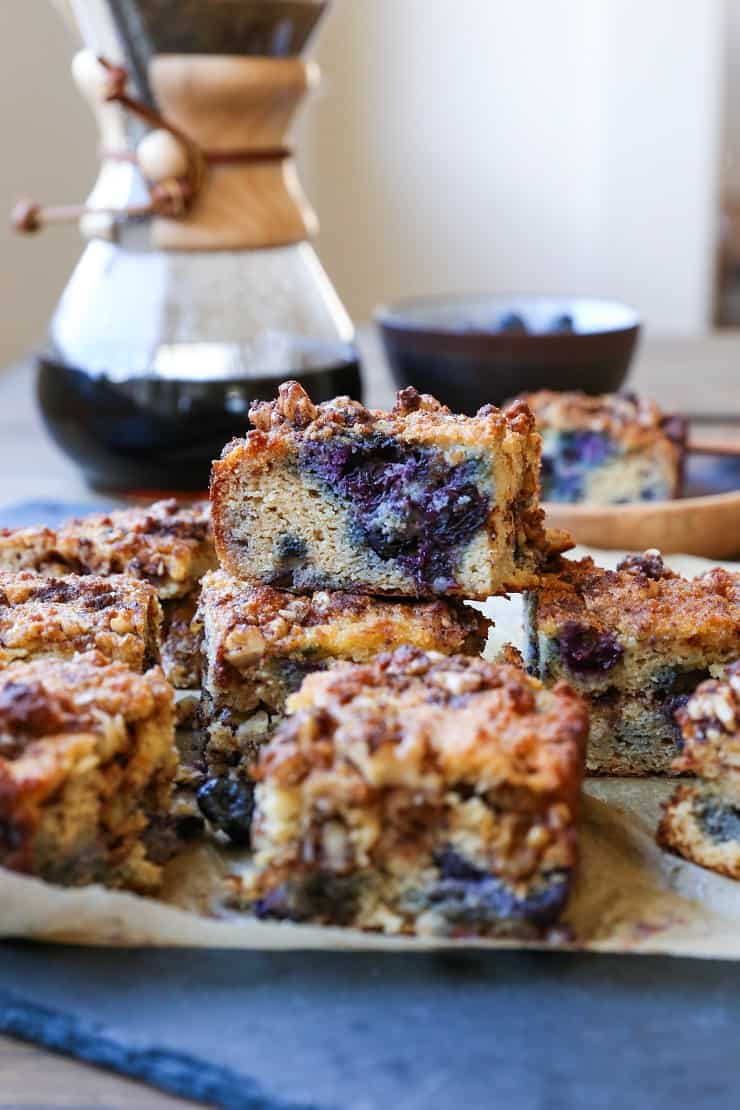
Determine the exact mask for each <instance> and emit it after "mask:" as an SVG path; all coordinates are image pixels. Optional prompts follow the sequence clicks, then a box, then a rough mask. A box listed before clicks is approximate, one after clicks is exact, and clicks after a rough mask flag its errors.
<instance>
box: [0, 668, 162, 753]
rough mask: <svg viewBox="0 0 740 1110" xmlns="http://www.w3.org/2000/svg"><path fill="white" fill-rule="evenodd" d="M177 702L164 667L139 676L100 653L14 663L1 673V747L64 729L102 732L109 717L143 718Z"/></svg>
mask: <svg viewBox="0 0 740 1110" xmlns="http://www.w3.org/2000/svg"><path fill="white" fill-rule="evenodd" d="M173 704H174V699H173V694H172V688H171V687H170V685H169V683H168V682H167V680H166V679H165V677H164V675H163V673H162V671H161V670H160V669H159V667H154V668H152V670H150V671H148V672H147V674H145V675H139V674H135V673H134V672H133V671H131V670H130V669H129V668H128V667H126V666H125V665H124V664H122V663H110V662H109V661H108V660H106V659H105V658H104V656H102V655H100V653H99V652H88V653H87V654H85V655H82V656H78V657H77V658H76V659H70V660H49V659H44V660H33V661H31V662H29V663H13V664H11V666H9V667H7V668H6V670H4V671H3V672H2V673H0V748H2V749H4V748H5V745H6V744H8V743H12V744H13V745H14V746H17V745H18V744H22V746H24V747H25V746H26V745H27V744H28V743H30V742H32V741H34V740H37V739H39V738H42V737H44V736H53V735H55V734H57V733H63V732H85V731H90V732H97V731H99V728H100V726H101V724H102V723H104V718H108V719H115V718H120V719H121V720H122V721H123V722H125V723H126V724H130V723H133V722H136V721H142V720H145V719H146V718H148V717H150V716H151V715H152V714H153V713H155V712H156V711H157V710H158V709H160V708H163V707H164V708H166V707H167V706H172V705H173ZM14 737H15V740H14V739H13V738H14Z"/></svg>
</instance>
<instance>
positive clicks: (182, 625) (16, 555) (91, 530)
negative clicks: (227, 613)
mask: <svg viewBox="0 0 740 1110" xmlns="http://www.w3.org/2000/svg"><path fill="white" fill-rule="evenodd" d="M215 565H216V555H215V551H214V548H213V536H212V531H211V523H210V506H209V505H208V504H205V503H199V504H195V505H190V506H180V505H179V504H178V502H177V501H174V500H170V501H159V502H157V503H156V504H154V505H150V506H147V507H145V508H134V509H122V510H119V511H116V512H113V513H110V514H101V513H95V514H92V515H90V516H86V517H80V518H78V519H76V520H72V521H69V522H68V523H67V524H64V525H62V526H61V527H60V528H59V529H57V530H56V531H52V530H51V529H50V528H46V527H38V528H18V529H13V530H7V529H5V530H0V571H17V570H31V571H35V572H36V573H39V574H44V575H54V576H58V577H59V576H62V575H68V574H80V575H84V574H98V575H102V576H107V575H113V574H125V575H127V576H129V577H132V578H138V579H142V580H143V581H145V582H148V583H149V584H150V585H152V587H153V588H154V589H155V590H156V593H157V596H158V597H159V599H160V601H161V602H162V605H163V609H164V630H163V632H164V636H163V640H164V642H163V651H162V654H163V663H164V666H165V671H166V673H167V677H168V678H169V679H170V681H171V682H172V683H173V685H175V686H177V687H178V688H182V689H192V688H195V687H197V685H198V681H199V659H198V656H199V651H200V645H199V643H198V642H197V640H196V639H195V637H194V634H193V633H192V632H191V630H190V627H189V622H188V620H187V608H188V606H189V607H190V611H191V615H192V613H193V612H194V611H195V607H196V605H197V599H198V591H199V587H200V580H201V578H202V577H203V575H204V574H205V573H206V571H208V570H210V569H212V568H213V567H214V566H215Z"/></svg>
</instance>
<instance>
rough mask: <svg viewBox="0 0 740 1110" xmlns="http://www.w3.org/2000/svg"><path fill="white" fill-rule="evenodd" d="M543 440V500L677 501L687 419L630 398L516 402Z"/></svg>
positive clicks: (574, 396) (533, 396) (575, 396)
mask: <svg viewBox="0 0 740 1110" xmlns="http://www.w3.org/2000/svg"><path fill="white" fill-rule="evenodd" d="M522 399H523V400H524V401H526V403H527V404H528V405H529V407H530V408H531V409H532V412H533V413H534V415H535V418H536V420H537V427H538V430H539V432H540V434H541V436H542V472H541V482H542V498H543V500H544V501H560V502H579V501H587V502H589V503H591V504H595V505H621V504H626V503H628V502H634V501H664V500H667V499H670V498H673V497H678V496H679V493H680V490H681V482H682V478H683V464H684V456H685V448H686V422H685V421H684V420H683V419H682V418H681V417H677V416H665V415H664V414H663V413H662V412H661V411H660V409H659V408H658V406H657V405H656V404H655V402H654V401H650V400H648V399H646V398H641V397H638V396H637V395H636V394H634V393H626V392H625V393H610V394H605V395H604V396H601V397H589V396H588V395H587V394H585V393H552V392H550V391H548V390H542V391H541V392H539V393H528V394H525V395H524V397H523V398H522Z"/></svg>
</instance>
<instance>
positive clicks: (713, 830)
mask: <svg viewBox="0 0 740 1110" xmlns="http://www.w3.org/2000/svg"><path fill="white" fill-rule="evenodd" d="M676 716H677V720H678V723H679V726H680V728H681V735H682V738H683V743H684V748H683V753H682V754H681V756H680V757H679V758H678V759H677V760H676V762H675V764H674V767H675V769H676V770H677V771H688V772H692V773H694V774H696V775H698V776H699V779H700V780H701V781H700V782H698V783H696V784H694V783H692V784H691V785H686V786H681V787H679V789H678V790H677V791H676V793H675V794H674V796H673V797H672V798H671V800H670V801H669V802H668V803H667V805H666V806H665V811H664V814H663V819H662V821H661V823H660V826H659V828H658V843H659V844H660V845H662V847H664V848H668V849H669V850H670V851H672V852H675V853H676V854H677V855H679V856H683V857H684V858H685V859H688V860H691V861H692V863H698V864H700V865H701V866H702V867H709V868H711V869H712V870H713V871H719V873H720V874H722V875H727V876H729V877H730V878H731V879H740V661H738V662H736V663H734V664H732V665H731V666H730V667H728V668H727V672H726V674H725V676H724V678H722V679H712V680H709V681H708V682H703V683H702V684H701V686H700V687H699V688H698V690H697V691H696V693H695V694H694V696H693V697H692V698H691V699H690V700H689V702H688V704H687V705H686V706H684V707H683V708H682V709H680V710H679V711H678V713H677V715H676Z"/></svg>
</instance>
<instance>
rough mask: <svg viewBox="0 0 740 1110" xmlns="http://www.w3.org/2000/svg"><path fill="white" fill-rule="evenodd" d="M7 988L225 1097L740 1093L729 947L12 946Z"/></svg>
mask: <svg viewBox="0 0 740 1110" xmlns="http://www.w3.org/2000/svg"><path fill="white" fill-rule="evenodd" d="M0 983H1V984H2V991H12V992H13V993H14V994H16V995H17V996H19V997H22V998H24V999H25V1000H27V1001H28V1002H30V1003H32V1004H33V1005H34V1006H42V1007H45V1008H51V1009H54V1010H57V1011H61V1012H62V1013H64V1014H65V1015H67V1020H66V1022H65V1021H62V1022H61V1023H60V1021H59V1018H58V1017H52V1018H51V1019H49V1018H46V1022H47V1025H49V1023H50V1024H51V1029H52V1031H54V1030H56V1031H57V1032H59V1031H60V1030H61V1032H62V1034H63V1038H62V1039H64V1037H66V1039H67V1047H68V1048H69V1050H70V1051H71V1052H72V1053H73V1054H76V1055H80V1056H82V1057H83V1058H85V1059H91V1060H93V1061H95V1060H98V1061H100V1062H102V1063H103V1064H105V1065H106V1066H112V1067H114V1068H116V1069H118V1070H123V1071H125V1072H127V1073H128V1074H131V1075H134V1076H136V1077H137V1078H140V1079H148V1080H149V1081H150V1082H152V1083H154V1084H158V1085H160V1086H162V1087H163V1089H168V1090H171V1091H174V1092H177V1093H189V1094H190V1095H191V1096H195V1097H197V1096H200V1097H201V1098H204V1099H205V1100H206V1101H207V1102H208V1103H209V1104H210V1105H214V1106H223V1107H245V1108H250V1110H251V1108H256V1107H259V1108H264V1110H268V1108H269V1110H285V1108H286V1107H290V1106H293V1107H296V1108H304V1110H305V1108H308V1107H315V1108H317V1110H319V1108H320V1110H325V1108H341V1110H391V1108H392V1110H461V1108H463V1107H465V1108H466V1110H488V1108H489V1107H498V1106H501V1107H506V1108H507V1110H625V1108H628V1110H659V1108H661V1107H670V1108H671V1110H681V1108H686V1110H689V1108H691V1110H694V1108H697V1110H698V1108H702V1110H714V1108H716V1110H725V1108H727V1110H730V1108H732V1110H737V1107H738V1105H739V1104H740V1099H739V1098H738V1094H737V1067H736V1052H737V1045H738V1030H739V1029H740V968H738V966H737V965H734V964H729V963H722V962H718V961H717V962H714V961H708V962H703V961H689V960H671V959H666V958H652V957H611V956H609V957H607V956H604V957H598V956H586V955H565V954H550V953H522V952H520V953H516V952H513V953H475V954H473V953H471V954H470V955H461V954H447V955H409V956H404V955H398V954H395V953H394V954H383V955H377V954H336V955H333V954H327V953H323V954H317V953H310V954H304V953H273V954H265V953H249V952H212V951H200V952H194V951H182V952H178V951H162V952H159V951H95V950H76V949H43V948H39V947H34V946H31V945H20V944H6V945H0ZM3 1001H4V1002H5V1004H4V1005H2V1003H3ZM8 1012H9V1010H8V1003H7V999H6V1000H3V999H2V997H0V1028H2V1027H3V1022H4V1019H5V1015H6V1014H7V1013H8ZM34 1016H35V1017H36V1018H37V1019H39V1020H38V1028H37V1029H36V1030H35V1031H34V1029H31V1031H30V1035H31V1036H32V1037H33V1038H34V1039H37V1040H41V1041H42V1042H43V1041H44V1040H46V1041H47V1043H48V1041H49V1038H48V1037H46V1038H45V1037H44V1033H43V1031H44V1020H45V1015H44V1014H40V1015H39V1014H38V1013H36V1012H32V1013H31V1015H30V1017H31V1019H33V1018H34ZM70 1019H71V1024H70ZM76 1023H80V1024H76ZM5 1027H6V1028H7V1022H6V1024H5ZM16 1031H17V1029H16ZM199 1084H200V1085H199Z"/></svg>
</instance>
